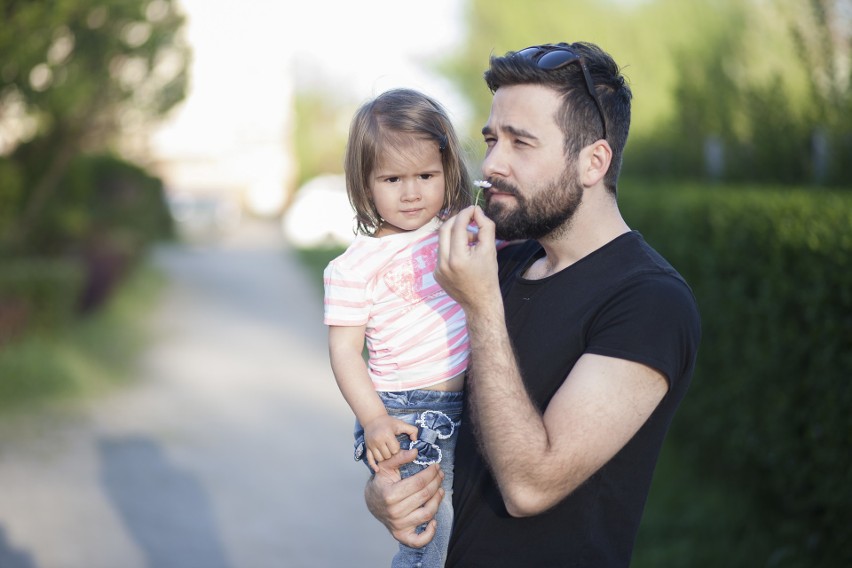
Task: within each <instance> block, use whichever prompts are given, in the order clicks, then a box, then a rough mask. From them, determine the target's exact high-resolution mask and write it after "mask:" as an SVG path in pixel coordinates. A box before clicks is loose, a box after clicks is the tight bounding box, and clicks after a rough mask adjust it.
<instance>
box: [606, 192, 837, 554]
mask: <svg viewBox="0 0 852 568" xmlns="http://www.w3.org/2000/svg"><path fill="white" fill-rule="evenodd" d="M623 186H624V187H623V188H622V192H621V198H620V199H621V201H622V207H623V210H624V211H625V216H626V217H627V220H628V222H629V223H630V224H631V226H633V227H636V228H638V229H639V230H640V231H641V232H642V233H643V234H644V235H645V236H646V238H647V239H648V241H649V242H651V243H652V244H653V245H654V246H655V247H656V248H657V249H658V250H659V251H660V252H661V253H662V254H663V255H664V256H666V258H668V259H669V260H670V261H671V262H672V264H673V265H674V266H675V267H677V268H678V270H680V271H681V273H682V274H683V275H684V276H685V277H686V278H687V280H688V281H689V282H690V284H691V285H692V287H693V289H694V291H695V294H696V297H697V298H698V302H699V306H700V309H701V313H702V319H703V334H704V338H703V341H702V346H701V351H700V354H699V361H698V367H697V370H696V375H695V378H694V382H693V385H692V387H691V390H690V392H689V394H688V395H687V398H686V401H685V402H684V405H683V407H682V409H681V411H680V413H679V414H678V416H677V417H676V419H675V423H674V426H673V430H672V434H671V438H670V440H669V442H670V445H671V446H672V451H673V452H675V453H676V454H677V455H678V456H680V457H681V458H682V459H683V460H685V462H686V464H687V465H686V469H687V471H692V472H693V473H694V472H698V473H694V475H695V478H696V480H697V481H696V482H697V483H698V482H700V483H701V484H702V486H703V485H704V483H705V482H706V483H708V484H709V486H710V487H715V488H716V489H713V490H714V491H718V488H720V487H721V488H730V497H729V498H728V497H726V496H725V491H722V492H721V494H720V496H719V498H720V499H723V500H724V502H725V504H726V506H729V507H730V508H731V519H729V521H730V522H728V523H727V524H726V523H722V524H720V523H719V520H718V519H712V518H708V519H707V520H706V526H705V522H698V523H697V524H696V525H695V526H694V529H695V530H694V532H693V536H692V538H693V540H692V542H690V545H689V546H688V547H687V548H689V549H691V550H692V552H691V553H692V554H697V552H696V551H701V550H705V549H706V548H707V547H718V548H719V549H720V550H729V551H733V550H737V551H738V554H740V555H741V556H740V558H741V559H742V560H743V561H742V562H739V563H736V564H737V565H743V566H753V565H754V566H760V565H766V566H785V567H786V566H790V567H794V566H840V565H847V564H849V562H850V561H852V546H850V543H852V529H850V527H852V523H850V520H852V519H850V511H852V508H850V505H852V488H850V486H849V485H848V483H847V481H848V471H847V470H848V449H849V447H852V420H850V414H849V408H852V388H850V385H849V381H848V379H849V377H850V376H852V350H850V341H851V340H852V267H850V259H852V196H850V195H849V193H845V192H829V191H813V190H805V189H803V190H782V189H767V188H748V187H731V188H717V189H710V190H708V189H707V188H706V187H684V186H677V185H667V186H660V187H651V186H647V185H639V184H635V183H634V184H630V183H625V184H623ZM664 482H665V480H661V481H658V483H664ZM695 492H700V489H697V488H696V489H695V490H693V491H692V492H690V494H691V495H694V494H695ZM742 496H747V498H742ZM698 500H699V501H701V498H700V497H699V498H698ZM691 501H692V498H691V497H690V499H689V502H688V503H687V505H686V506H690V504H691ZM653 506H654V504H653V502H652V503H651V504H650V505H649V508H651V509H653ZM705 529H706V530H705ZM720 530H721V531H723V532H722V534H717V533H718V531H720ZM714 531H715V532H714ZM651 532H653V531H651ZM705 532H708V533H710V534H716V537H715V538H713V539H709V540H706V535H705ZM662 538H665V537H664V536H662ZM649 546H651V545H649ZM702 554H704V553H702ZM706 554H707V555H709V556H708V557H712V556H713V554H712V551H706ZM718 560H719V561H722V560H724V557H718ZM726 564H727V563H726ZM669 565H683V566H698V565H707V566H715V565H718V562H715V563H714V562H708V563H702V564H699V563H689V562H686V563H676V562H675V563H669Z"/></svg>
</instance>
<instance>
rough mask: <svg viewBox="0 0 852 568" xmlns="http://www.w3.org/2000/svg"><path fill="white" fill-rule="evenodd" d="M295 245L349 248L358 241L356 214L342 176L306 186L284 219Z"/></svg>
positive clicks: (319, 178) (287, 235) (325, 177)
mask: <svg viewBox="0 0 852 568" xmlns="http://www.w3.org/2000/svg"><path fill="white" fill-rule="evenodd" d="M281 228H282V230H283V231H284V237H285V238H286V239H287V241H288V242H289V243H290V244H292V245H293V246H296V247H299V248H314V247H321V246H336V245H339V246H347V245H348V244H349V243H351V242H352V239H354V238H355V232H354V228H355V212H354V211H353V210H352V206H351V205H350V204H349V198H348V197H347V196H346V182H345V180H344V177H343V176H342V175H333V174H327V175H322V176H317V177H315V178H313V179H311V180H310V181H308V182H307V183H305V185H303V186H302V187H301V188H300V189H299V191H298V192H297V193H296V196H295V197H294V198H293V202H292V203H291V204H290V206H289V207H288V208H287V210H286V211H285V212H284V215H283V217H282V220H281Z"/></svg>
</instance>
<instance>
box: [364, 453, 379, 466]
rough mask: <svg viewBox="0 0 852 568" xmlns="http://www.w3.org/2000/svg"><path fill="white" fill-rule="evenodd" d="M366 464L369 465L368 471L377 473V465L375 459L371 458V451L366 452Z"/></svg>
mask: <svg viewBox="0 0 852 568" xmlns="http://www.w3.org/2000/svg"><path fill="white" fill-rule="evenodd" d="M367 464H369V466H370V469H372V470H373V471H378V469H379V464H378V462H377V461H376V458H375V457H374V456H373V451H372V450H367Z"/></svg>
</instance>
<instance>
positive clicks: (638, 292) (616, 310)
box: [587, 274, 701, 385]
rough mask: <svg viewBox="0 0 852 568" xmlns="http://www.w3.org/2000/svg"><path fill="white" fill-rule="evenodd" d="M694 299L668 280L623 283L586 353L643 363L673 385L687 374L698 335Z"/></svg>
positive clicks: (666, 277)
mask: <svg viewBox="0 0 852 568" xmlns="http://www.w3.org/2000/svg"><path fill="white" fill-rule="evenodd" d="M700 330H701V326H700V317H699V314H698V307H697V305H696V303H695V298H694V297H693V295H692V292H691V291H690V290H689V288H688V287H687V285H686V284H685V283H683V282H682V281H680V280H678V279H676V278H673V277H671V276H669V275H663V274H660V275H654V276H650V275H645V277H642V278H638V279H635V280H634V281H633V282H631V283H629V284H627V285H626V286H625V287H624V288H623V289H622V290H621V291H620V293H619V294H615V295H614V296H613V299H612V300H611V301H610V302H609V303H608V304H607V305H606V306H605V307H604V308H603V309H602V310H601V311H600V312H599V313H598V315H597V317H596V318H595V322H594V324H593V325H592V327H591V330H590V333H591V337H589V338H588V341H589V347H588V349H587V352H589V353H596V354H598V355H605V356H609V357H617V358H620V359H627V360H630V361H635V362H637V363H642V364H644V365H648V366H649V367H653V368H655V369H657V370H658V371H660V372H661V373H663V375H665V376H666V379H667V380H668V381H669V384H670V385H671V384H674V383H675V382H676V381H677V380H678V379H679V378H680V377H681V376H683V375H684V373H686V372H688V370H689V367H690V366H691V362H692V361H693V360H694V358H695V354H696V352H697V350H698V344H699V341H700V335H701V331H700Z"/></svg>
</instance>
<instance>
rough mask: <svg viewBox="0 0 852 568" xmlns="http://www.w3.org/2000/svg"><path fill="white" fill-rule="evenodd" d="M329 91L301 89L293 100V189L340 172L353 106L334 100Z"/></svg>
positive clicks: (341, 170) (341, 171)
mask: <svg viewBox="0 0 852 568" xmlns="http://www.w3.org/2000/svg"><path fill="white" fill-rule="evenodd" d="M328 92H329V91H328V90H326V89H320V88H307V87H302V88H300V89H298V90H297V93H296V97H295V107H296V108H295V113H294V115H295V136H294V140H295V142H294V145H295V152H296V163H297V164H299V173H298V176H297V181H296V187H301V186H302V185H304V183H305V182H306V181H308V180H309V179H311V178H313V177H316V176H318V175H322V174H340V173H343V154H344V148H345V147H346V139H347V136H348V134H349V120H350V118H351V113H352V112H354V111H352V110H351V107H352V105H353V103H351V102H343V101H339V100H336V99H335V98H334V97H331V96H329V95H328V94H327V93H328Z"/></svg>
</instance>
